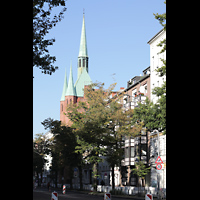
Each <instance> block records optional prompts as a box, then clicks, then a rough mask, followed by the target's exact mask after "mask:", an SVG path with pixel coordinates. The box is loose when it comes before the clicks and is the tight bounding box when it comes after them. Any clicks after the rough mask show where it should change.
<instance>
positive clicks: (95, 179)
mask: <svg viewBox="0 0 200 200" xmlns="http://www.w3.org/2000/svg"><path fill="white" fill-rule="evenodd" d="M93 187H94V192H96V191H97V163H94V165H93Z"/></svg>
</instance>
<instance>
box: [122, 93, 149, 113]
mask: <svg viewBox="0 0 200 200" xmlns="http://www.w3.org/2000/svg"><path fill="white" fill-rule="evenodd" d="M128 97H129V98H128ZM146 98H147V97H146V96H145V95H144V93H139V94H136V95H134V96H129V95H126V96H125V97H124V104H123V108H124V110H125V111H127V110H128V109H130V108H131V109H134V108H137V107H138V106H139V105H138V103H139V102H140V103H142V104H144V103H145V100H146Z"/></svg>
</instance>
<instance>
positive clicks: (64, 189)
mask: <svg viewBox="0 0 200 200" xmlns="http://www.w3.org/2000/svg"><path fill="white" fill-rule="evenodd" d="M65 192H66V186H65V185H63V194H65Z"/></svg>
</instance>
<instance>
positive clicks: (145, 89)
mask: <svg viewBox="0 0 200 200" xmlns="http://www.w3.org/2000/svg"><path fill="white" fill-rule="evenodd" d="M144 92H145V94H147V84H145V85H144Z"/></svg>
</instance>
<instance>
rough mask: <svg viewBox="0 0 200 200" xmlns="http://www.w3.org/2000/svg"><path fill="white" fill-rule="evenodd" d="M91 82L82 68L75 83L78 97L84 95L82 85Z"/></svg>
mask: <svg viewBox="0 0 200 200" xmlns="http://www.w3.org/2000/svg"><path fill="white" fill-rule="evenodd" d="M90 84H92V80H91V78H90V76H89V74H88V72H87V71H86V69H85V68H83V71H82V73H81V75H80V77H79V79H78V80H77V81H76V83H75V88H76V94H77V96H78V97H84V86H85V85H90Z"/></svg>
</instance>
